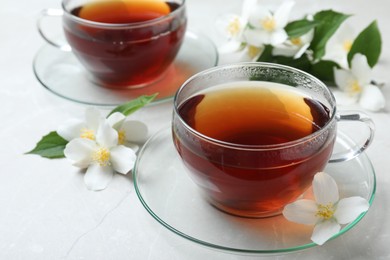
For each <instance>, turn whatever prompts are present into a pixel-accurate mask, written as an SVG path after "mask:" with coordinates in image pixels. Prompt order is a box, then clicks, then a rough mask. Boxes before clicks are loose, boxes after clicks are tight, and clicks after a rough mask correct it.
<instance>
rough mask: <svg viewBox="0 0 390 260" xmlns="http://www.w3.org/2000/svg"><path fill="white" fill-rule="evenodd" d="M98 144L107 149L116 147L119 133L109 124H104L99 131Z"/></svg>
mask: <svg viewBox="0 0 390 260" xmlns="http://www.w3.org/2000/svg"><path fill="white" fill-rule="evenodd" d="M96 142H97V143H98V144H99V145H101V146H103V147H106V148H111V147H114V146H116V145H117V144H118V132H117V131H116V130H115V129H114V128H112V127H111V126H110V125H109V124H108V122H104V123H102V124H100V126H99V129H98V131H97V134H96Z"/></svg>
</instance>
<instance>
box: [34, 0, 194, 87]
mask: <svg viewBox="0 0 390 260" xmlns="http://www.w3.org/2000/svg"><path fill="white" fill-rule="evenodd" d="M46 16H62V19H63V22H62V24H63V28H64V31H65V36H66V39H67V42H68V44H69V45H61V44H58V43H56V42H55V41H54V40H52V39H50V37H47V36H46V34H45V33H44V31H43V29H42V28H41V21H42V18H43V17H46ZM186 24H187V19H186V10H185V0H167V1H163V0H92V1H91V0H63V2H62V10H55V9H54V10H53V9H47V10H44V11H43V16H42V17H41V18H40V19H39V21H38V29H39V32H40V33H41V35H42V36H43V38H44V39H45V40H46V41H48V42H49V43H51V44H52V45H54V46H56V47H59V48H61V49H62V50H70V49H71V50H72V52H73V53H74V54H75V56H76V57H77V58H78V60H79V61H80V62H81V64H82V65H83V66H84V67H85V68H86V70H87V71H88V72H89V73H90V75H91V78H92V80H93V81H94V82H96V83H97V84H99V85H101V86H104V87H109V88H135V87H143V86H146V85H148V84H150V83H152V82H155V81H157V80H158V79H159V78H161V77H163V76H164V72H165V71H166V70H167V68H168V67H169V65H170V64H171V63H172V62H173V60H174V59H175V57H176V54H177V53H178V51H179V49H180V47H181V44H182V42H183V38H184V34H185V30H186Z"/></svg>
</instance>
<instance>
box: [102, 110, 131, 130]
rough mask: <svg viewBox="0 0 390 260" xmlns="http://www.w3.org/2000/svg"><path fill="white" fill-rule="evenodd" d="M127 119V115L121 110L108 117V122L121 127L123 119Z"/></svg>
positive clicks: (114, 126) (115, 127)
mask: <svg viewBox="0 0 390 260" xmlns="http://www.w3.org/2000/svg"><path fill="white" fill-rule="evenodd" d="M125 119H126V116H125V115H124V114H122V113H120V112H115V113H113V114H111V115H110V116H109V117H108V118H107V122H108V124H110V126H112V127H113V128H114V129H117V130H118V129H119V128H120V127H121V126H122V123H123V121H124V120H125Z"/></svg>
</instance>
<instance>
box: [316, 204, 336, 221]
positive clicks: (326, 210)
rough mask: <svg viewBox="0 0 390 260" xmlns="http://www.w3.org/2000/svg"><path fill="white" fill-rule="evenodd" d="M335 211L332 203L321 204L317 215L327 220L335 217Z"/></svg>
mask: <svg viewBox="0 0 390 260" xmlns="http://www.w3.org/2000/svg"><path fill="white" fill-rule="evenodd" d="M334 212H335V208H334V206H333V204H332V203H329V204H326V205H323V204H319V205H318V209H317V212H316V217H320V218H323V219H325V220H328V219H330V218H332V217H333V215H334Z"/></svg>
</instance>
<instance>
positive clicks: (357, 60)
mask: <svg viewBox="0 0 390 260" xmlns="http://www.w3.org/2000/svg"><path fill="white" fill-rule="evenodd" d="M351 71H352V74H353V75H355V77H356V78H357V79H358V81H359V85H361V86H364V85H367V84H369V83H370V81H371V68H370V66H369V65H368V62H367V57H366V56H364V55H363V54H360V53H356V54H355V55H354V56H353V58H352V61H351Z"/></svg>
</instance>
